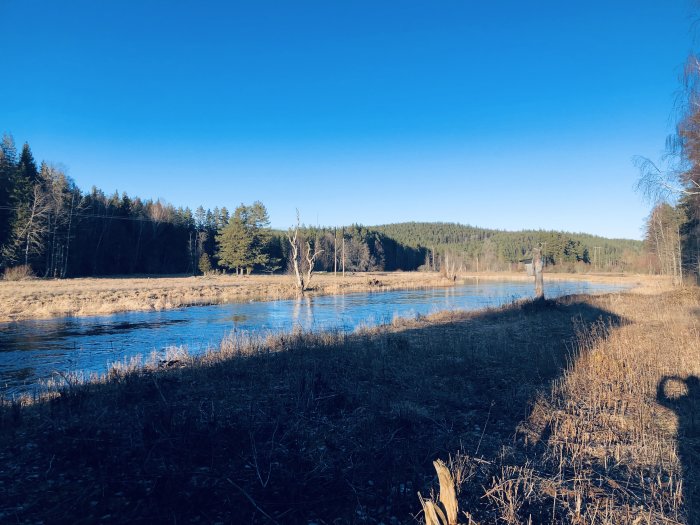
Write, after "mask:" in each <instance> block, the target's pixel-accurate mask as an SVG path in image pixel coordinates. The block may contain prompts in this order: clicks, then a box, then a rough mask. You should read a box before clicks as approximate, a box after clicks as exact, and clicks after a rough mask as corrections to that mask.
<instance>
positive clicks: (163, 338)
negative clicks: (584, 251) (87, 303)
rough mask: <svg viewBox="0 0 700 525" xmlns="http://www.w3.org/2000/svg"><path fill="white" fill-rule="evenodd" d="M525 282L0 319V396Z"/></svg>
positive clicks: (582, 289) (469, 306) (376, 319)
mask: <svg viewBox="0 0 700 525" xmlns="http://www.w3.org/2000/svg"><path fill="white" fill-rule="evenodd" d="M625 288H626V286H624V285H610V284H597V283H590V282H586V281H561V282H549V283H547V284H546V289H545V291H546V294H547V296H548V297H550V298H551V297H559V296H562V295H568V294H572V293H599V292H614V291H619V290H622V289H625ZM532 294H533V285H532V283H529V282H514V281H498V282H494V281H486V282H482V283H471V284H462V285H457V286H455V287H449V288H430V289H420V290H400V291H390V292H372V293H353V294H347V295H328V296H317V297H312V298H311V297H309V298H305V299H299V300H280V301H265V302H249V303H230V304H222V305H215V306H200V307H189V308H180V309H177V310H164V311H159V312H126V313H120V314H113V315H108V316H95V317H62V318H55V319H47V320H30V321H19V322H13V323H2V324H0V395H4V396H6V397H12V396H16V395H18V394H22V393H32V392H34V391H36V390H38V389H41V388H42V385H44V384H45V382H46V381H47V380H49V379H51V378H54V379H55V378H60V377H61V374H66V373H78V374H82V375H83V376H89V375H90V374H103V373H105V372H106V370H107V368H108V366H109V364H111V363H114V362H118V361H120V362H123V361H128V360H130V359H131V358H133V357H135V356H138V355H141V356H150V355H151V354H152V353H153V352H156V353H158V354H160V355H161V356H164V355H165V352H166V349H167V348H171V347H179V346H186V347H187V349H188V351H189V353H190V354H197V353H201V352H203V351H205V350H207V349H208V348H215V347H217V346H218V344H219V342H220V341H221V339H222V338H223V337H225V336H226V335H227V334H229V333H231V332H232V331H234V330H235V331H240V332H248V333H253V332H257V333H260V332H263V333H265V332H281V331H290V330H293V329H295V328H297V327H298V328H301V329H303V330H322V329H340V330H344V331H352V330H355V329H356V328H357V327H359V326H363V325H366V326H371V325H376V324H381V323H388V322H391V320H392V319H393V318H394V317H396V316H400V317H415V316H417V315H426V314H430V313H434V312H438V311H441V310H475V309H480V308H485V307H494V306H501V305H503V304H507V303H509V302H512V301H514V300H517V299H521V298H525V297H531V296H532Z"/></svg>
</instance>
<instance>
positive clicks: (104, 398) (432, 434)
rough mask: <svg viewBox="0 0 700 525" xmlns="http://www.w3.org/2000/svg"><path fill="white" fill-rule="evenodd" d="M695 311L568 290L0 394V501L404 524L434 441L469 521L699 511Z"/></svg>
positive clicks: (49, 509)
mask: <svg viewBox="0 0 700 525" xmlns="http://www.w3.org/2000/svg"><path fill="white" fill-rule="evenodd" d="M698 312H700V294H699V293H698V291H697V290H680V291H673V292H665V293H658V292H657V293H654V294H648V295H639V294H632V293H614V294H608V295H601V296H595V297H588V296H586V297H583V296H572V297H567V298H563V299H560V300H554V301H544V302H524V303H520V304H517V305H513V306H510V307H507V308H501V309H493V310H486V311H481V312H472V313H464V312H462V313H455V312H452V313H441V314H436V315H434V316H429V317H427V318H421V319H417V320H416V319H413V320H404V319H397V320H396V321H395V322H394V323H392V324H391V325H387V326H383V327H378V328H373V329H368V330H365V331H362V332H359V333H356V334H353V335H346V334H342V333H326V334H293V335H285V336H278V337H270V338H267V339H259V340H243V339H240V338H236V337H233V338H229V339H227V340H226V341H224V342H223V343H222V346H221V348H220V351H218V352H212V353H210V354H208V355H207V356H205V357H202V358H190V357H188V356H187V355H186V354H185V353H181V354H179V355H173V356H172V358H171V359H170V360H169V361H167V362H165V363H160V364H156V365H154V366H152V367H150V368H145V369H143V368H135V369H128V367H121V368H117V369H114V370H113V371H112V373H111V377H110V379H109V380H107V381H103V382H100V383H92V384H87V385H77V384H75V385H72V386H71V387H70V388H68V389H65V390H64V391H63V392H62V393H61V394H60V395H54V396H52V398H51V399H46V400H37V401H34V402H27V401H25V402H22V403H5V404H4V405H3V406H2V407H1V408H0V462H1V464H2V465H3V469H0V488H1V490H2V491H3V493H4V496H3V498H2V499H1V500H0V521H8V522H10V521H12V522H17V523H36V522H45V523H52V522H98V521H99V522H104V523H131V522H163V521H172V522H207V523H210V522H222V523H225V522H247V523H308V522H309V521H315V522H316V523H333V522H337V523H346V522H353V523H379V522H384V523H409V522H412V521H413V516H414V515H417V514H418V513H419V511H420V508H421V505H420V502H419V501H418V498H417V496H416V492H419V491H420V492H421V493H422V494H423V495H424V496H426V497H428V495H429V493H430V489H431V488H434V487H436V480H435V472H434V470H433V466H432V461H433V460H436V459H442V460H445V461H446V462H447V464H448V465H449V467H450V469H451V472H452V475H453V476H454V478H455V480H456V484H457V485H458V486H457V489H458V490H457V499H458V504H459V508H460V519H461V520H462V521H463V522H468V520H469V519H473V520H474V521H472V523H474V522H477V523H495V522H504V523H519V522H527V520H528V518H529V517H531V518H532V522H533V523H553V522H556V523H580V524H588V523H590V524H592V523H611V524H612V523H616V524H623V525H624V524H628V525H631V524H633V523H634V524H639V523H694V521H693V520H694V519H695V516H693V515H692V514H690V515H689V514H688V513H689V512H691V513H692V512H695V511H694V509H696V508H697V506H696V505H694V504H693V503H694V502H697V501H698V500H697V499H693V498H696V497H697V496H696V494H697V488H698V483H700V480H698V479H697V468H700V464H698V461H700V454H695V453H694V451H695V448H694V447H697V446H698V440H697V438H698V437H700V434H693V432H695V427H694V426H693V425H694V424H695V423H693V421H694V420H693V419H692V417H693V414H697V413H698V412H692V410H693V409H694V408H700V400H698V399H697V398H698V397H700V393H698V392H695V391H694V386H693V385H694V384H695V383H694V382H693V380H692V377H698V376H700V335H699V326H698ZM667 377H669V378H672V379H668V380H665V379H664V378H667ZM694 436H695V437H694ZM462 512H466V513H468V514H462Z"/></svg>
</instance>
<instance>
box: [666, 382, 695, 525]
mask: <svg viewBox="0 0 700 525" xmlns="http://www.w3.org/2000/svg"><path fill="white" fill-rule="evenodd" d="M670 382H676V383H679V384H680V385H681V386H682V387H684V390H685V392H683V393H682V394H681V395H679V396H668V395H667V392H666V385H667V384H668V383H670ZM656 400H657V402H658V403H659V404H661V405H663V406H665V407H667V408H670V409H672V410H673V411H674V412H675V413H676V417H677V418H678V434H677V441H678V456H679V458H680V461H681V468H682V470H683V499H684V508H685V510H686V513H687V517H688V523H690V524H698V523H700V463H699V462H698V459H699V458H700V378H698V377H696V376H690V377H688V378H687V379H681V378H680V377H664V378H663V379H662V380H661V381H660V382H659V385H658V390H657V395H656Z"/></svg>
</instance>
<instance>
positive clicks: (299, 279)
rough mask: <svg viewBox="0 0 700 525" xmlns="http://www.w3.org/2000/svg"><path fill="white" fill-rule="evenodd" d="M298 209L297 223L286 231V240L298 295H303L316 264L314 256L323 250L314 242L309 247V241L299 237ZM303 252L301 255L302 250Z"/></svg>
mask: <svg viewBox="0 0 700 525" xmlns="http://www.w3.org/2000/svg"><path fill="white" fill-rule="evenodd" d="M299 228H300V220H299V210H297V223H296V226H295V227H293V228H290V229H289V231H288V232H287V240H289V246H290V249H291V254H290V255H291V263H292V269H293V271H294V284H295V287H296V289H297V293H298V294H299V295H304V292H305V291H306V290H307V289H308V287H309V283H310V282H311V276H312V275H313V272H314V265H315V264H316V258H317V257H318V256H319V255H321V253H323V250H319V249H318V248H317V247H316V243H314V247H313V249H312V248H311V243H310V242H309V241H308V240H306V241H304V240H303V239H302V238H300V237H299ZM304 244H305V245H306V246H305V248H306V249H305V252H306V253H305V254H304V256H303V257H302V251H304V247H303V245H304Z"/></svg>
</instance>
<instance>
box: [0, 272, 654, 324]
mask: <svg viewBox="0 0 700 525" xmlns="http://www.w3.org/2000/svg"><path fill="white" fill-rule="evenodd" d="M475 279H481V280H519V281H525V280H528V279H531V278H528V277H527V276H526V275H525V274H524V273H479V274H465V275H460V276H459V278H458V282H471V281H472V280H475ZM545 279H546V280H565V279H569V280H581V279H584V280H591V281H594V282H606V283H623V284H629V285H633V286H635V287H647V288H649V287H651V289H652V290H653V289H657V288H656V286H657V285H656V284H655V283H659V282H662V281H659V280H658V278H654V277H650V276H638V275H618V274H615V275H581V274H546V276H545ZM453 285H454V282H453V281H450V280H448V279H445V278H443V277H441V276H440V275H439V274H437V273H430V272H386V273H385V272H370V273H357V274H349V273H348V274H346V275H345V277H342V276H341V275H338V276H334V275H332V274H316V275H314V278H313V280H312V290H311V291H310V292H309V293H310V294H311V295H328V294H344V293H352V292H366V291H387V290H398V289H412V288H436V287H443V286H453ZM545 292H546V289H545ZM295 296H296V290H295V289H294V287H293V284H292V280H291V278H290V277H289V276H287V275H272V276H269V275H251V276H238V277H237V276H231V275H218V276H206V277H153V278H95V279H92V278H91V279H62V280H43V279H36V280H28V281H19V282H13V281H0V322H8V321H21V320H24V319H46V318H50V317H64V316H88V315H106V314H113V313H118V312H127V311H149V310H166V309H172V308H181V307H183V306H200V305H210V304H222V303H230V302H247V301H259V300H275V299H289V298H293V297H295Z"/></svg>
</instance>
